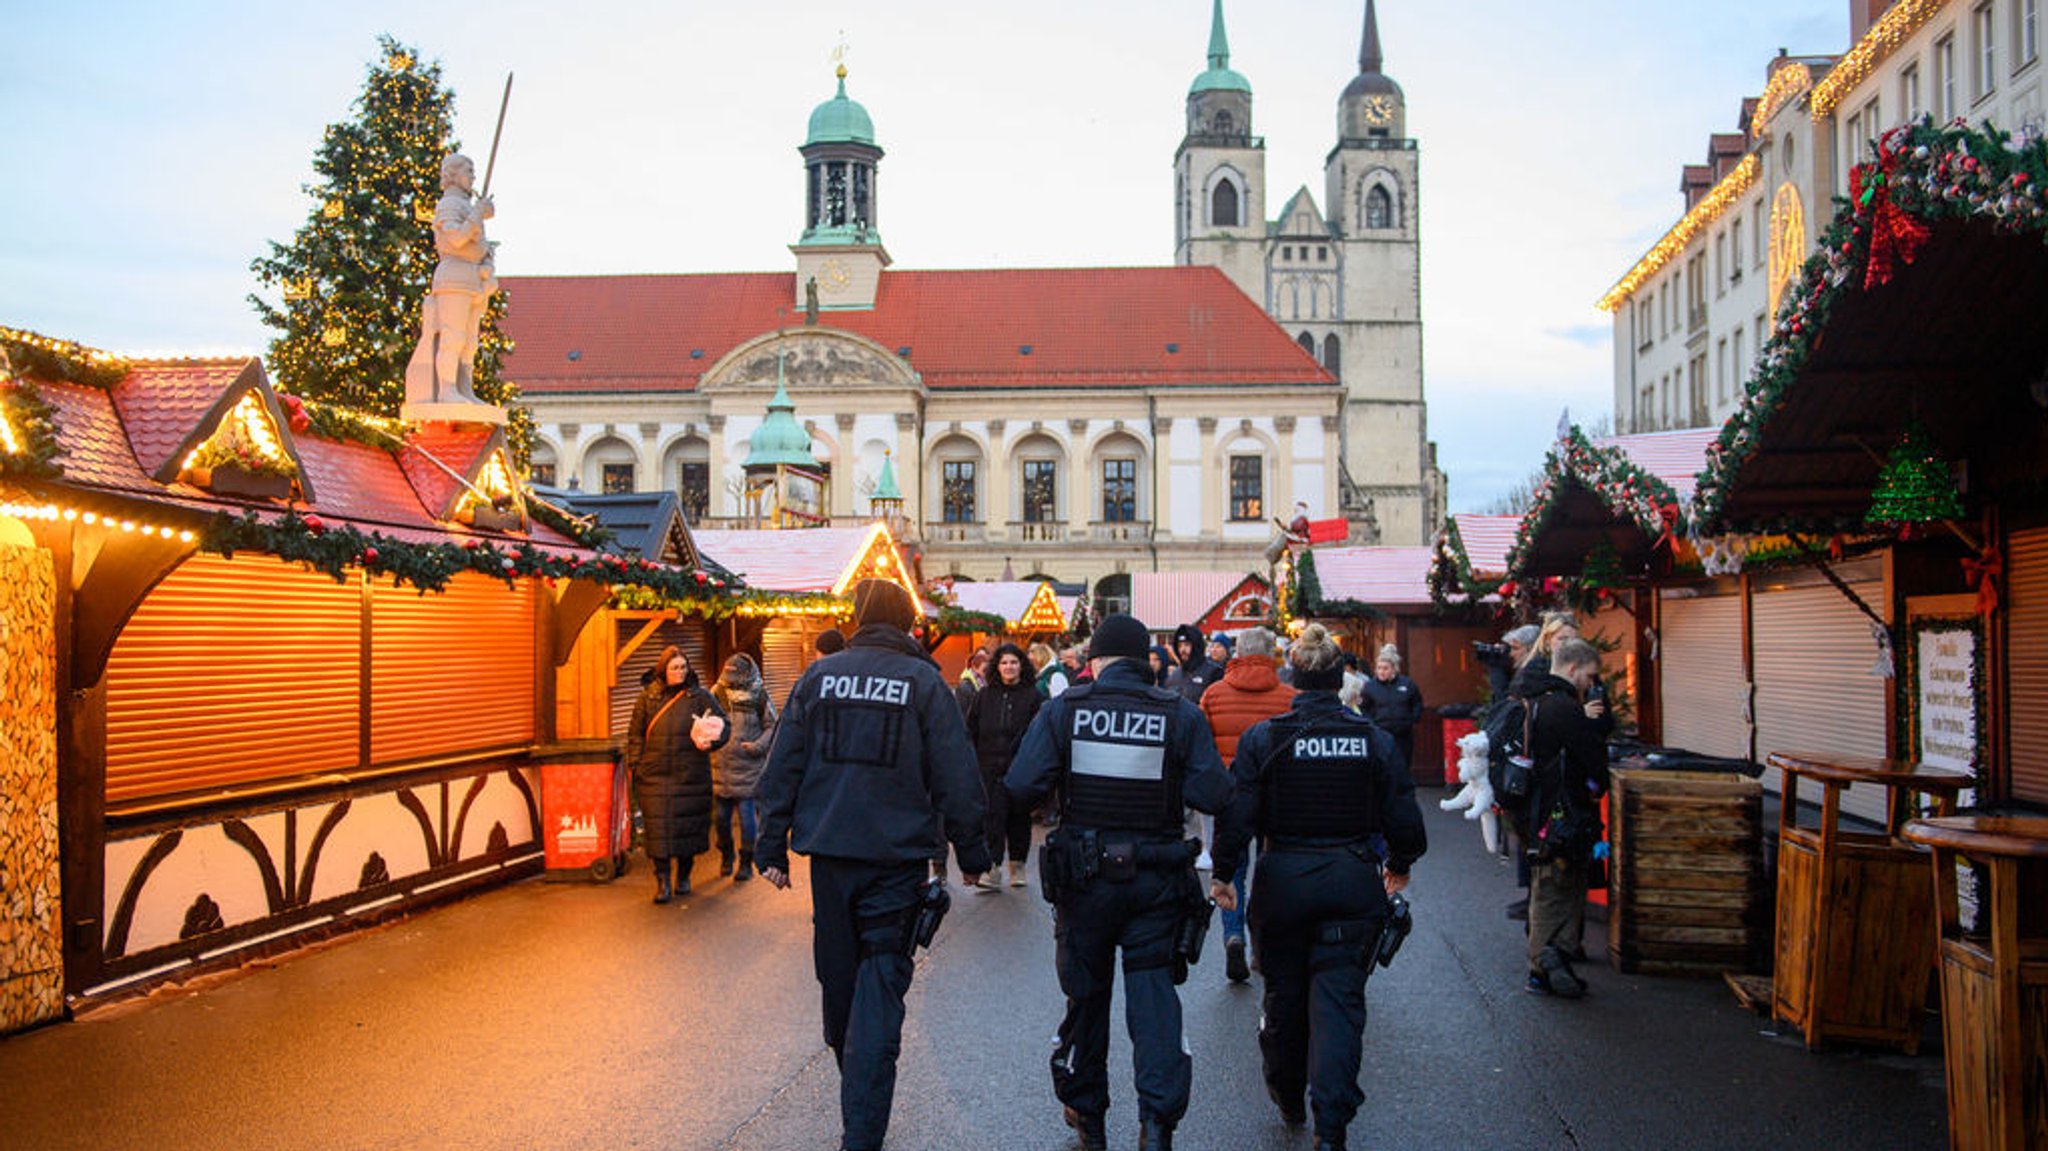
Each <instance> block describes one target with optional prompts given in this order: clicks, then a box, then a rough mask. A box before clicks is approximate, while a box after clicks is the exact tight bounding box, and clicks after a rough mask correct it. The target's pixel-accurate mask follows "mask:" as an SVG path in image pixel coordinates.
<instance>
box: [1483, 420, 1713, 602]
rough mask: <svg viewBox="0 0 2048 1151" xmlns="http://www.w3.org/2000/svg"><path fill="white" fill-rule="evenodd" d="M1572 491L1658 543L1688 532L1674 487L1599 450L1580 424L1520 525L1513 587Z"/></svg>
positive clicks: (1552, 458) (1546, 464) (1553, 455)
mask: <svg viewBox="0 0 2048 1151" xmlns="http://www.w3.org/2000/svg"><path fill="white" fill-rule="evenodd" d="M1572 487H1577V488H1583V489H1584V490H1586V491H1588V492H1591V493H1593V494H1594V495H1596V496H1598V497H1600V499H1601V500H1602V501H1603V502H1605V503H1606V504H1607V506H1608V508H1609V509H1610V510H1611V511H1612V512H1613V513H1614V514H1615V516H1617V517H1618V518H1621V519H1625V520H1627V521H1629V522H1631V523H1633V524H1635V526H1636V527H1638V528H1640V529H1642V532H1643V534H1644V535H1647V536H1649V537H1651V538H1652V539H1656V540H1665V539H1669V538H1675V537H1676V536H1677V535H1678V534H1679V533H1680V532H1681V531H1682V530H1683V526H1684V522H1685V515H1684V512H1683V510H1682V505H1681V503H1680V501H1679V498H1678V493H1677V492H1676V491H1675V490H1673V489H1672V487H1671V485H1670V484H1667V483H1665V482H1664V481H1663V480H1661V479H1659V478H1657V477H1656V476H1655V475H1652V474H1651V473H1650V472H1648V471H1646V470H1644V469H1643V468H1642V467H1641V466H1639V465H1638V464H1637V463H1636V462H1635V461H1634V460H1632V459H1630V458H1629V456H1628V453H1627V452H1625V451H1623V450H1622V449H1620V448H1618V447H1604V448H1603V447H1598V446H1596V445H1594V443H1593V442H1592V441H1591V440H1589V439H1587V438H1586V433H1585V432H1583V431H1581V430H1580V429H1579V428H1578V427H1577V426H1576V425H1574V426H1573V427H1571V428H1570V429H1569V430H1568V431H1567V432H1566V433H1565V436H1564V438H1563V439H1561V440H1559V441H1558V443H1557V446H1555V447H1553V448H1552V449H1551V450H1550V451H1549V453H1547V454H1546V455H1545V456H1544V457H1543V470H1542V472H1541V473H1540V474H1539V475H1538V476H1537V477H1536V484H1535V488H1534V490H1533V491H1532V492H1531V493H1530V500H1529V510H1528V511H1527V512H1526V513H1524V514H1523V516H1522V522H1521V523H1520V524H1519V525H1517V526H1516V528H1515V543H1514V546H1513V547H1511V548H1509V549H1508V562H1507V580H1508V582H1513V583H1521V582H1526V579H1527V575H1528V572H1527V567H1528V563H1529V560H1530V553H1531V550H1532V549H1533V548H1534V547H1535V543H1536V540H1537V538H1538V537H1539V536H1541V535H1542V534H1543V531H1544V529H1545V528H1546V527H1547V526H1549V523H1550V520H1551V517H1552V516H1554V515H1555V514H1556V512H1557V505H1558V503H1559V501H1560V499H1561V497H1562V496H1563V494H1564V492H1565V491H1566V490H1567V489H1568V488H1572Z"/></svg>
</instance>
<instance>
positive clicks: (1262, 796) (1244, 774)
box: [1209, 624, 1429, 1151]
mask: <svg viewBox="0 0 2048 1151" xmlns="http://www.w3.org/2000/svg"><path fill="white" fill-rule="evenodd" d="M1288 658H1289V660H1290V662H1292V663H1293V664H1294V686H1295V689H1296V691H1297V692H1298V693H1299V694H1297V695H1296V696H1295V697H1294V700H1293V704H1292V706H1291V707H1290V708H1289V710H1288V711H1287V712H1286V713H1285V714H1284V715H1280V716H1277V717H1275V718H1273V719H1270V720H1266V721H1264V722H1262V723H1259V724H1258V725H1256V726H1254V727H1253V728H1251V730H1249V731H1247V732H1245V733H1244V736H1243V737H1242V738H1241V739H1239V740H1238V743H1237V755H1236V757H1235V758H1234V759H1233V760H1232V761H1231V767H1230V774H1231V779H1232V781H1233V782H1234V783H1235V784H1236V797H1235V799H1233V800H1232V802H1231V805H1230V808H1229V810H1227V811H1226V812H1224V814H1223V815H1222V816H1221V817H1219V819H1218V820H1217V822H1218V824H1219V825H1220V827H1219V828H1218V831H1217V836H1216V849H1215V855H1216V865H1217V874H1218V875H1219V876H1220V875H1223V874H1225V872H1224V870H1223V869H1224V868H1227V867H1234V866H1235V865H1236V864H1237V863H1238V861H1239V860H1241V859H1243V858H1244V852H1245V849H1246V847H1247V845H1248V844H1249V843H1250V842H1251V840H1252V838H1253V837H1254V836H1257V837H1259V838H1260V839H1261V840H1262V841H1263V843H1264V845H1265V853H1264V854H1263V855H1261V856H1260V857H1259V870H1258V874H1257V875H1255V876H1254V877H1253V879H1252V902H1251V909H1250V912H1251V929H1252V941H1253V943H1254V944H1255V945H1256V947H1257V948H1258V954H1259V974H1260V977H1261V978H1262V979H1263V980H1264V981H1265V985H1266V994H1265V1002H1264V1005H1263V1008H1264V1009H1263V1015H1262V1020H1261V1022H1260V1025H1259V1050H1260V1052H1261V1053H1262V1055H1263V1057H1264V1067H1265V1079H1266V1093H1267V1094H1268V1095H1269V1096H1271V1097H1272V1100H1273V1102H1274V1104H1276V1105H1277V1106H1278V1107H1279V1108H1280V1115H1281V1118H1282V1119H1283V1120H1284V1121H1285V1122H1286V1123H1287V1124H1288V1125H1289V1126H1295V1127H1298V1126H1300V1125H1302V1124H1303V1123H1305V1122H1307V1120H1308V1118H1309V1114H1310V1112H1311V1111H1312V1112H1313V1113H1314V1117H1315V1146H1316V1151H1343V1148H1344V1138H1345V1131H1346V1129H1347V1128H1348V1127H1349V1126H1350V1125H1351V1120H1352V1118H1353V1117H1354V1116H1355V1115H1357V1114H1358V1108H1359V1104H1360V1103H1362V1102H1363V1101H1364V1098H1365V1096H1364V1092H1362V1091H1361V1090H1360V1089H1359V1086H1358V1070H1359V1063H1360V1060H1361V1055H1362V1051H1363V1045H1364V1044H1363V1040H1364V1032H1365V981H1366V976H1367V975H1368V974H1370V973H1371V969H1372V963H1373V957H1374V954H1375V953H1376V951H1377V949H1378V944H1379V937H1380V932H1381V929H1382V927H1383V926H1384V925H1385V923H1386V922H1387V916H1388V914H1389V912H1390V911H1391V904H1390V897H1392V896H1394V895H1396V894H1398V893H1399V892H1400V891H1401V890H1402V889H1404V888H1406V887H1407V886H1408V869H1409V868H1410V867H1411V866H1412V865H1413V864H1414V863H1415V861H1416V860H1417V859H1419V858H1421V857H1422V854H1423V852H1424V851H1426V850H1427V849H1428V846H1429V844H1428V840H1427V837H1426V835H1425V834H1424V831H1423V826H1422V812H1421V810H1420V809H1419V808H1418V807H1416V805H1415V784H1414V781H1413V780H1412V779H1411V778H1410V777H1409V774H1408V771H1407V765H1406V764H1404V763H1402V762H1401V761H1400V760H1399V759H1398V758H1397V752H1396V749H1395V747H1394V741H1393V738H1392V737H1391V736H1389V735H1388V734H1387V733H1386V732H1384V731H1382V730H1380V728H1379V727H1378V726H1377V725H1376V724H1374V723H1373V722H1372V721H1371V720H1369V719H1367V718H1365V717H1363V716H1358V715H1354V714H1352V713H1351V712H1349V711H1348V710H1346V709H1345V708H1344V706H1343V705H1342V704H1341V703H1339V702H1338V701H1337V685H1338V684H1339V683H1341V682H1342V676H1343V665H1342V663H1341V662H1340V660H1341V658H1342V653H1341V652H1340V651H1339V650H1338V647H1337V644H1336V642H1335V641H1334V640H1333V639H1332V638H1331V637H1330V635H1329V633H1328V632H1327V631H1325V630H1324V629H1323V627H1322V625H1320V624H1310V625H1308V627H1307V628H1305V629H1303V631H1302V633H1301V638H1300V639H1299V640H1297V641H1296V642H1295V644H1294V648H1293V650H1292V651H1291V652H1290V653H1289V657H1288ZM1376 840H1377V841H1379V842H1383V843H1384V849H1385V852H1386V859H1385V863H1384V865H1383V864H1382V863H1381V860H1380V857H1379V856H1378V855H1377V854H1375V853H1374V850H1373V846H1374V843H1375V841H1376ZM1209 890H1210V894H1211V895H1212V896H1214V898H1215V900H1216V902H1217V905H1218V906H1226V907H1227V906H1229V905H1230V904H1232V903H1234V902H1236V900H1237V898H1238V897H1237V893H1236V891H1235V890H1234V889H1233V888H1232V887H1231V886H1230V885H1229V884H1228V883H1225V882H1223V881H1222V880H1221V879H1218V880H1217V881H1215V882H1214V883H1212V884H1211V886H1210V889H1209ZM1304 1090H1306V1091H1307V1093H1308V1101H1307V1105H1306V1106H1304V1104H1303V1101H1302V1093H1303V1091H1304Z"/></svg>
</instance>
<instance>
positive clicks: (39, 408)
mask: <svg viewBox="0 0 2048 1151" xmlns="http://www.w3.org/2000/svg"><path fill="white" fill-rule="evenodd" d="M0 367H4V360H0ZM0 378H4V372H0ZM0 419H5V420H6V421H7V423H8V426H9V427H11V428H13V429H14V434H15V435H16V436H18V437H20V438H21V441H22V442H21V451H20V452H19V453H0V476H12V477H15V478H18V479H52V478H55V477H57V476H60V475H63V474H64V467H63V465H62V464H59V463H58V462H57V420H56V410H55V409H54V408H52V407H51V406H50V402H49V401H48V400H45V399H44V398H43V393H42V392H41V391H39V390H37V388H36V384H35V381H34V380H31V379H27V378H26V377H22V376H16V377H15V378H14V381H13V384H12V386H10V387H5V388H0Z"/></svg>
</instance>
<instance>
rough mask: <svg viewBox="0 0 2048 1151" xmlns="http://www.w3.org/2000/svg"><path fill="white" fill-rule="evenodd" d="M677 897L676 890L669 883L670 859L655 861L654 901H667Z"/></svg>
mask: <svg viewBox="0 0 2048 1151" xmlns="http://www.w3.org/2000/svg"><path fill="white" fill-rule="evenodd" d="M674 898H675V892H674V891H673V890H672V889H671V888H670V887H669V885H668V860H666V859H661V858H658V857H657V858H656V859H655V861H654V902H656V903H667V902H668V901H669V900H671V899H674Z"/></svg>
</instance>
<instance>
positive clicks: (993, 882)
mask: <svg viewBox="0 0 2048 1151" xmlns="http://www.w3.org/2000/svg"><path fill="white" fill-rule="evenodd" d="M974 887H975V890H977V891H1001V890H1002V889H1003V881H1002V880H1000V879H997V878H996V869H995V868H994V867H990V868H989V869H988V870H987V871H984V872H982V873H981V878H980V879H978V880H976V881H975V883H974Z"/></svg>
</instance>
